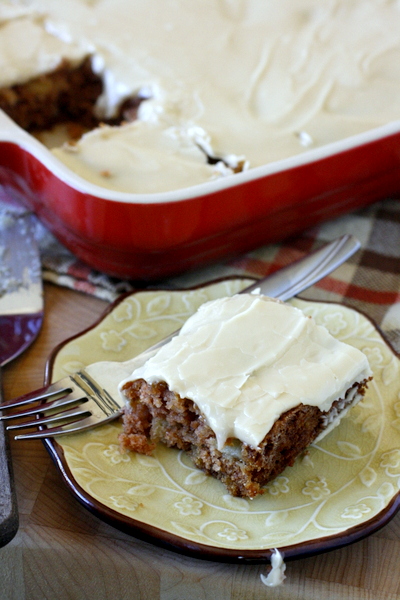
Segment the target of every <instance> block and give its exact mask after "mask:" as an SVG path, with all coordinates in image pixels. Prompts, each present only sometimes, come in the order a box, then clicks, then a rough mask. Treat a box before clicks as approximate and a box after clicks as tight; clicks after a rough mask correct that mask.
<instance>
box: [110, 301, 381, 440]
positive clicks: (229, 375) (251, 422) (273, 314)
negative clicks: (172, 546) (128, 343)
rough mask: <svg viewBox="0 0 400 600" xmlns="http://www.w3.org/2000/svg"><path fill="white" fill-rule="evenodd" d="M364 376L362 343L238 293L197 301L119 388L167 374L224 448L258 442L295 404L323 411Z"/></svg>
mask: <svg viewBox="0 0 400 600" xmlns="http://www.w3.org/2000/svg"><path fill="white" fill-rule="evenodd" d="M370 375H371V372H370V368H369V365H368V360H367V358H366V356H365V355H364V354H363V353H362V352H361V351H360V350H358V349H357V348H354V347H353V346H350V345H349V344H345V343H344V342H341V341H339V340H337V339H336V338H334V337H333V336H332V335H331V334H330V333H329V332H328V330H327V329H326V328H325V327H322V326H320V325H317V324H316V323H315V321H314V320H313V319H312V318H311V317H309V316H306V315H305V314H304V313H303V312H302V311H301V310H300V309H298V308H295V307H292V306H290V305H287V304H285V303H283V302H280V301H277V300H273V299H272V298H268V297H266V296H261V295H258V294H239V295H236V296H232V297H227V298H222V299H218V300H213V301H210V302H207V303H205V304H203V305H202V306H201V307H200V308H199V310H198V311H197V313H195V314H194V315H193V316H192V317H190V318H189V319H188V321H186V323H185V324H184V326H183V327H182V329H181V331H180V333H179V335H177V336H176V337H174V338H173V339H172V340H171V341H170V342H169V343H168V344H166V345H165V346H163V347H162V348H161V349H160V350H159V351H158V352H157V353H156V354H155V355H154V356H153V357H152V358H150V359H149V360H148V361H147V362H146V363H145V364H144V365H143V366H142V367H139V368H138V369H135V370H134V371H133V373H132V375H131V376H130V377H129V378H128V379H125V380H123V381H122V383H121V384H120V389H122V388H123V386H124V384H125V383H126V382H127V381H133V380H136V379H144V380H145V381H147V382H148V383H156V382H159V381H165V382H166V383H167V384H168V386H169V388H170V389H171V390H172V391H174V392H176V393H178V394H179V395H180V396H181V397H182V398H190V399H191V400H192V401H193V402H194V403H195V404H197V406H198V407H199V408H200V410H201V411H202V413H203V415H204V416H205V418H206V420H207V423H208V425H209V426H210V427H211V429H212V430H213V431H214V433H215V435H216V438H217V442H218V447H219V448H220V449H222V448H223V446H224V444H225V442H226V440H227V438H230V437H233V438H237V439H239V440H241V441H242V442H245V443H247V444H249V445H250V446H253V447H256V446H258V444H259V443H260V442H261V441H262V440H263V439H264V437H265V435H266V434H267V433H268V432H269V431H270V429H271V427H272V426H273V424H274V422H275V421H276V420H277V419H278V418H279V417H280V416H281V415H282V414H283V413H285V412H286V411H288V410H289V409H291V408H294V407H296V406H298V405H299V404H301V403H303V404H305V405H310V406H318V408H320V410H321V411H329V410H330V408H331V406H332V404H333V402H334V401H335V400H338V399H343V398H344V397H345V395H346V392H347V390H348V389H349V388H351V387H352V386H353V384H354V383H356V382H362V381H363V380H365V379H368V378H369V377H370Z"/></svg>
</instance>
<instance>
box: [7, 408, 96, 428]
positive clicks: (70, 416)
mask: <svg viewBox="0 0 400 600" xmlns="http://www.w3.org/2000/svg"><path fill="white" fill-rule="evenodd" d="M91 414H92V413H91V412H90V411H89V410H75V411H65V412H62V413H61V414H56V415H49V416H47V417H42V418H39V419H32V420H30V421H23V422H22V423H14V424H12V425H7V431H12V430H14V429H23V428H24V427H39V426H40V425H46V424H48V423H59V425H60V426H61V425H63V426H65V425H70V424H71V423H75V422H76V421H78V420H83V419H84V418H85V417H90V415H91ZM62 421H65V422H63V423H61V422H62Z"/></svg>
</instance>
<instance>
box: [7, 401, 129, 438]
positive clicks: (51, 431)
mask: <svg viewBox="0 0 400 600" xmlns="http://www.w3.org/2000/svg"><path fill="white" fill-rule="evenodd" d="M121 414H122V409H121V410H119V411H117V412H116V413H114V414H113V415H112V416H110V417H108V418H106V419H102V420H101V421H97V422H94V420H93V417H91V416H90V417H86V418H85V419H83V420H81V419H79V420H77V421H76V422H75V423H69V424H68V425H60V426H59V427H48V428H44V429H40V430H39V431H30V432H28V433H21V434H18V435H16V436H15V437H14V439H15V440H33V439H43V438H49V437H57V436H60V435H68V434H70V433H75V432H82V431H85V429H93V428H94V427H96V426H97V425H105V424H106V423H107V422H109V421H113V420H114V419H115V418H116V417H118V416H120V415H121Z"/></svg>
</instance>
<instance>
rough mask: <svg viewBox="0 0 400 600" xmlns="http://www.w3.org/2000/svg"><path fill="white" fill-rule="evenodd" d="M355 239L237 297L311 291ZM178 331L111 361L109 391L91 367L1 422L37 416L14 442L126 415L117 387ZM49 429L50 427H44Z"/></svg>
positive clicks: (27, 400)
mask: <svg viewBox="0 0 400 600" xmlns="http://www.w3.org/2000/svg"><path fill="white" fill-rule="evenodd" d="M359 247H360V243H359V241H358V240H357V239H356V238H355V237H354V236H352V235H345V236H342V237H340V238H338V239H336V240H334V241H333V242H330V243H329V244H326V245H325V246H323V247H322V248H320V249H319V250H316V251H315V252H313V253H311V254H309V255H308V256H306V257H304V258H302V259H300V260H298V261H296V262H294V263H292V264H291V265H289V266H287V267H284V268H282V269H280V270H279V271H276V272H275V273H273V274H272V275H269V276H267V277H266V278H264V279H260V280H258V281H256V282H255V283H253V284H252V285H251V286H249V287H247V288H246V289H244V290H242V291H241V292H240V293H245V292H246V293H249V292H252V291H254V290H256V289H259V290H260V292H261V293H262V294H265V295H269V296H272V297H275V298H278V299H280V300H288V299H289V298H291V297H293V296H295V295H296V294H298V293H299V292H301V291H303V290H305V289H306V288H308V287H310V286H311V285H313V284H314V283H316V282H317V281H319V280H320V279H322V278H323V277H325V276H326V275H327V274H329V273H330V272H332V271H333V270H334V269H335V268H337V267H338V266H339V265H341V264H342V263H343V262H344V261H345V260H347V259H348V258H349V257H350V256H351V255H352V254H353V253H354V252H355V251H356V250H358V248H359ZM177 333H178V331H175V332H173V333H172V334H171V335H169V336H168V337H167V338H165V339H163V340H161V341H160V342H158V343H157V344H155V345H154V346H151V348H148V349H147V350H146V351H145V352H143V353H141V354H140V355H138V356H136V357H134V358H133V359H132V360H130V361H127V362H125V363H112V364H113V369H115V370H116V371H117V373H115V377H114V379H115V384H114V389H112V390H111V389H110V388H109V390H108V391H107V390H106V389H105V387H104V386H103V385H101V379H102V371H103V369H104V364H105V363H95V364H93V365H89V366H88V367H86V369H84V370H81V371H79V372H77V373H75V374H73V375H69V376H68V377H64V378H63V379H60V380H59V381H57V382H56V383H52V384H50V385H48V386H46V387H44V388H41V389H39V390H36V391H34V392H31V393H29V394H25V395H24V396H20V397H19V398H16V399H14V400H9V401H8V402H4V403H2V404H0V409H1V410H4V409H14V408H17V407H21V406H24V405H27V404H31V403H32V402H36V403H38V404H36V405H35V406H33V407H31V408H28V409H23V410H19V411H18V412H17V413H16V412H12V413H10V414H4V415H2V416H0V420H4V421H8V420H11V419H15V418H17V417H29V416H31V417H32V416H35V418H34V419H32V420H28V421H24V422H22V423H18V424H12V425H9V426H8V427H7V429H9V430H15V429H20V428H22V427H32V426H35V427H39V430H35V431H32V432H28V433H24V434H20V435H16V436H15V439H30V438H47V437H56V436H59V435H65V434H71V433H76V432H78V431H83V430H86V429H90V428H92V427H95V426H97V425H100V424H104V423H108V422H110V421H112V420H114V419H117V418H118V417H119V416H121V415H122V413H123V411H124V404H125V403H124V401H123V399H122V398H121V397H120V395H119V393H118V388H117V383H118V381H121V380H122V379H124V378H125V377H127V376H129V374H130V373H132V371H133V370H134V369H136V368H137V367H139V366H141V365H142V364H144V362H146V360H148V359H149V358H150V357H151V356H153V355H154V354H155V353H156V352H157V350H158V349H159V348H160V347H161V346H163V345H164V344H166V343H168V342H169V341H170V340H171V339H172V338H173V337H174V336H175V335H177ZM49 425H53V426H52V427H48V426H49Z"/></svg>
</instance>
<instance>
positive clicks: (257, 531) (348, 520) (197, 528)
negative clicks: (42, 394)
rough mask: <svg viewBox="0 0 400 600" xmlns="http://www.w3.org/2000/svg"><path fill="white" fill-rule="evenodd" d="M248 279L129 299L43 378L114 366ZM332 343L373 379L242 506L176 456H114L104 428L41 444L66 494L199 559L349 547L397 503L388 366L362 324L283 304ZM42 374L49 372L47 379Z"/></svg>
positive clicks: (394, 404) (395, 371) (391, 359)
mask: <svg viewBox="0 0 400 600" xmlns="http://www.w3.org/2000/svg"><path fill="white" fill-rule="evenodd" d="M249 283H250V281H249V280H246V279H242V278H230V279H227V280H224V281H219V282H214V283H211V284H207V285H205V286H203V287H200V288H196V289H190V290H179V291H170V290H169V291H166V290H153V291H143V292H137V293H134V294H131V295H129V296H127V297H125V298H124V299H123V300H121V301H119V302H117V303H115V304H114V305H113V306H112V307H111V310H110V311H108V312H107V314H106V315H105V316H104V317H103V318H102V319H101V321H100V322H99V323H97V324H96V325H95V326H94V327H93V328H91V329H90V330H87V331H85V332H83V333H82V334H81V335H79V336H77V337H75V338H74V339H71V340H67V342H65V343H64V344H62V345H61V346H60V347H58V348H56V350H55V352H54V353H53V355H52V357H51V359H50V361H49V365H48V373H49V374H50V373H51V378H52V379H53V380H56V379H59V378H61V377H64V376H65V375H66V374H69V373H72V372H74V371H77V370H78V369H81V368H82V367H84V366H85V365H87V364H90V363H92V362H96V361H100V360H113V361H124V360H127V359H128V358H130V357H132V356H134V355H135V354H137V353H139V352H141V351H142V350H144V349H145V348H146V347H148V346H150V345H152V344H153V343H155V342H156V341H158V340H159V339H161V338H163V337H164V336H166V335H167V334H168V333H170V332H171V331H174V330H176V329H177V328H178V327H179V326H181V325H182V324H183V322H184V321H185V320H186V319H187V318H188V317H189V316H190V315H191V314H192V313H193V312H195V311H196V309H197V308H198V306H199V305H200V304H202V303H203V302H204V301H206V300H210V299H213V298H217V297H221V296H224V295H231V294H234V293H235V292H237V291H239V290H240V289H243V288H244V287H246V286H247V285H248V284H249ZM291 303H292V304H294V305H295V306H298V307H299V308H301V309H302V310H303V311H304V312H305V313H306V314H308V315H312V316H313V317H314V318H315V319H316V321H317V322H318V323H320V324H323V325H325V326H326V327H327V328H328V329H329V331H330V332H331V333H332V334H333V335H334V336H336V337H338V338H339V339H341V340H343V341H345V342H347V343H349V344H352V345H354V346H356V347H357V348H359V349H360V350H362V351H363V352H365V353H366V355H367V356H368V359H369V361H370V364H371V367H372V369H373V372H374V380H373V382H372V383H371V385H370V387H369V390H368V393H367V395H366V396H365V399H364V400H363V401H362V402H361V403H359V404H358V405H357V406H356V407H354V408H353V409H352V410H351V411H350V412H349V413H348V415H346V417H345V418H344V419H343V420H342V422H341V424H340V426H339V427H337V428H336V429H335V430H333V431H332V432H331V433H330V434H329V435H328V436H326V437H325V439H323V440H322V441H321V442H320V443H318V444H315V445H312V446H311V447H310V448H309V451H307V453H305V454H304V455H303V456H301V457H300V458H299V459H298V460H297V462H296V463H295V465H294V466H293V467H291V468H287V469H286V470H285V471H284V472H283V473H282V475H280V476H279V477H277V478H276V479H275V480H274V481H273V482H271V483H270V484H268V485H267V486H266V489H265V494H264V495H263V496H260V497H258V498H256V499H254V500H251V501H250V500H245V499H241V498H233V497H232V496H230V495H229V494H227V492H226V489H225V488H224V486H223V485H222V484H221V483H220V482H218V481H216V480H214V479H213V478H210V477H207V476H205V475H204V474H203V473H202V472H201V471H199V470H197V469H196V468H194V467H193V464H192V463H191V461H190V459H188V458H187V456H186V455H185V454H184V453H182V452H179V451H176V450H172V449H168V448H165V447H163V446H162V445H160V446H159V447H158V448H157V450H156V452H155V453H154V456H152V457H147V456H141V455H139V454H135V453H128V454H121V453H120V451H119V447H118V434H119V432H120V431H121V424H120V423H119V422H113V423H111V424H109V425H106V426H100V427H98V428H96V429H94V430H92V431H90V432H85V433H81V434H77V435H70V436H68V437H63V438H58V441H57V442H55V441H53V440H47V441H46V444H47V447H48V449H49V451H50V452H51V454H52V456H53V458H55V460H56V463H57V465H58V466H59V468H60V471H61V473H62V475H63V477H64V479H65V481H66V482H67V484H68V485H69V487H70V488H71V490H72V491H73V493H74V494H75V495H76V497H77V498H78V499H79V500H80V501H81V502H82V503H83V504H84V505H85V506H86V507H87V508H88V509H89V510H91V511H92V512H94V513H95V514H97V515H98V516H99V517H100V518H102V519H104V520H105V521H107V522H109V523H111V524H112V525H114V526H116V527H118V528H120V529H122V530H124V531H126V532H128V533H131V534H132V535H134V536H137V537H140V538H142V539H146V540H148V541H151V542H154V543H157V544H161V545H163V546H167V547H169V548H172V549H175V550H178V551H182V552H185V553H186V554H191V555H194V556H197V557H201V558H212V559H216V560H228V561H263V560H267V559H269V558H270V555H271V549H273V548H280V549H281V550H282V551H284V553H285V556H286V557H287V558H294V557H299V556H305V555H309V554H314V553H317V552H321V551H326V550H328V549H333V548H337V547H340V546H342V545H345V544H348V543H351V542H353V541H356V540H358V539H360V538H362V537H365V536H366V535H368V534H370V533H372V532H373V531H376V530H377V529H378V528H379V527H381V526H382V525H384V524H385V523H386V522H387V521H388V520H389V519H390V518H391V517H392V516H393V515H394V514H395V512H396V511H397V509H398V507H399V487H400V377H399V374H400V373H399V359H398V357H397V355H396V354H395V352H394V351H393V349H392V348H391V347H390V346H389V345H388V344H387V342H386V341H384V339H383V337H382V336H381V334H380V333H379V331H378V330H377V328H376V327H375V326H374V324H373V323H371V321H370V320H369V319H368V318H366V317H365V316H364V315H362V314H360V313H359V312H357V311H355V310H353V309H349V308H346V307H344V306H341V305H338V304H328V303H320V302H309V301H302V300H299V299H294V300H292V301H291ZM49 376H50V375H49Z"/></svg>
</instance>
